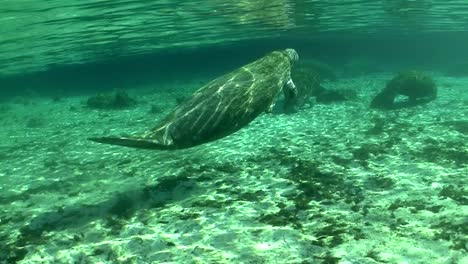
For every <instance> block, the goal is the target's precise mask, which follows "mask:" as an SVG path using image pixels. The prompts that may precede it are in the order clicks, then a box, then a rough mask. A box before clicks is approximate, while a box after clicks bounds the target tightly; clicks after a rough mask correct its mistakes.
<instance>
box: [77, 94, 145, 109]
mask: <svg viewBox="0 0 468 264" xmlns="http://www.w3.org/2000/svg"><path fill="white" fill-rule="evenodd" d="M136 104H137V101H136V100H135V99H133V98H131V97H130V96H129V95H128V94H127V93H126V92H125V91H119V92H116V93H114V94H99V95H96V96H93V97H90V98H89V99H88V101H86V106H88V107H89V108H92V109H101V110H102V109H104V110H105V109H123V108H128V107H132V106H135V105H136Z"/></svg>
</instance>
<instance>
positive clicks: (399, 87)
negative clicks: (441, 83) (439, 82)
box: [371, 71, 437, 109]
mask: <svg viewBox="0 0 468 264" xmlns="http://www.w3.org/2000/svg"><path fill="white" fill-rule="evenodd" d="M397 96H406V97H407V98H408V101H406V102H395V99H396V98H397ZM436 97H437V87H436V85H435V83H434V81H433V80H432V78H431V77H429V76H427V75H425V74H423V73H421V72H418V71H407V72H402V73H399V74H398V75H397V76H395V77H394V78H393V79H392V80H390V81H389V82H388V83H387V86H386V87H385V88H384V89H383V90H382V91H380V92H379V93H378V94H377V95H376V96H375V97H374V99H372V102H371V107H373V108H381V109H396V108H402V107H410V106H415V105H419V104H424V103H428V102H430V101H432V100H435V99H436Z"/></svg>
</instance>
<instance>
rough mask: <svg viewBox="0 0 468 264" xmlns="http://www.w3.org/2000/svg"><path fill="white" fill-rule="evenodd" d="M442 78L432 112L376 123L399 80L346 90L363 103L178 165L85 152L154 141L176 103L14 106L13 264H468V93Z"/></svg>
mask: <svg viewBox="0 0 468 264" xmlns="http://www.w3.org/2000/svg"><path fill="white" fill-rule="evenodd" d="M435 76H436V77H435V79H436V81H437V83H438V87H439V97H438V99H437V100H436V101H433V102H431V103H429V104H427V105H423V106H418V107H413V108H410V109H402V110H396V111H376V110H370V109H368V107H367V105H368V103H369V101H370V99H371V97H372V95H373V94H375V93H376V92H377V91H378V90H379V89H380V88H381V87H383V86H384V85H385V81H386V80H388V79H389V78H391V77H392V76H391V75H390V74H381V75H373V76H366V77H362V78H354V79H343V80H340V81H336V82H332V83H326V84H325V86H327V87H328V88H349V89H354V90H356V91H357V92H358V97H357V98H356V100H353V101H349V102H346V103H336V104H327V105H323V104H311V105H312V106H310V107H306V108H305V109H303V110H302V111H300V112H298V113H296V114H291V115H285V114H264V115H262V116H260V117H259V118H257V119H256V120H255V121H254V122H253V123H251V124H250V125H249V126H247V127H245V128H244V129H242V130H240V131H238V132H237V133H235V134H233V135H231V136H228V137H226V138H224V139H221V140H219V141H216V142H213V143H209V144H206V145H202V146H199V147H195V148H192V149H188V150H177V151H157V150H137V149H130V148H124V147H117V146H109V145H101V144H97V143H93V142H90V141H87V140H86V138H87V137H90V136H101V135H122V134H131V133H135V132H142V131H145V130H146V129H148V128H151V127H152V126H154V125H155V124H156V121H157V120H158V119H160V118H162V117H163V116H164V115H165V114H166V113H167V112H168V111H170V110H171V109H172V108H173V107H174V106H175V105H176V97H177V96H178V95H177V94H175V93H171V92H167V91H168V90H170V89H165V91H166V92H163V93H162V92H157V91H156V90H135V91H132V90H130V91H129V93H130V94H131V95H133V96H135V97H136V98H137V99H139V101H140V104H139V105H138V106H136V107H134V108H131V109H129V110H121V111H97V110H91V109H88V108H87V107H86V106H85V104H84V102H85V101H86V97H70V98H63V99H61V100H59V101H52V100H50V99H47V98H16V99H14V100H11V102H6V103H3V104H1V105H0V110H1V111H0V123H1V124H2V125H1V127H0V164H1V166H0V182H1V185H0V263H15V262H17V263H268V264H270V263H424V264H427V263H468V256H467V247H468V245H467V243H468V242H467V236H466V235H467V233H468V207H467V204H468V189H467V185H466V182H467V175H468V168H467V163H468V146H467V145H468V140H467V138H468V135H467V133H468V94H467V87H468V79H460V78H448V77H444V76H438V77H437V75H435ZM175 88H176V87H175ZM150 109H153V110H152V111H150ZM155 109H156V110H155ZM157 109H160V111H159V112H158V110H157Z"/></svg>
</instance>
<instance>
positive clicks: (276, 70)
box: [90, 49, 298, 149]
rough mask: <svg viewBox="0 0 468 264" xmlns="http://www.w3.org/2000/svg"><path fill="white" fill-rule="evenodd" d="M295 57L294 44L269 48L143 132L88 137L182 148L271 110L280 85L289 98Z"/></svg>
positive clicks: (234, 128)
mask: <svg viewBox="0 0 468 264" xmlns="http://www.w3.org/2000/svg"><path fill="white" fill-rule="evenodd" d="M297 60H298V55H297V53H296V51H295V50H293V49H286V50H282V51H274V52H271V53H269V54H267V55H266V56H264V57H262V58H260V59H258V60H256V61H254V62H252V63H250V64H247V65H245V66H243V67H241V68H239V69H237V70H234V71H232V72H230V73H227V74H225V75H223V76H221V77H219V78H216V79H215V80H213V81H211V82H209V83H208V84H206V85H205V86H203V87H202V88H200V89H199V90H197V91H196V92H195V93H194V94H193V95H192V96H191V97H190V98H189V99H188V100H186V101H185V102H183V103H182V104H180V105H179V106H178V107H176V108H175V109H174V110H173V111H172V112H171V113H170V114H169V115H168V116H167V117H165V118H163V119H162V120H161V121H160V122H159V124H158V125H157V126H156V127H154V128H153V129H151V130H149V131H147V132H145V133H143V134H141V135H137V136H131V137H99V138H90V140H92V141H95V142H99V143H106V144H113V145H121V146H127V147H134V148H146V149H181V148H189V147H193V146H196V145H200V144H203V143H206V142H210V141H213V140H216V139H219V138H222V137H225V136H227V135H229V134H232V133H234V132H235V131H237V130H239V129H240V128H242V127H244V126H245V125H247V124H248V123H250V122H251V121H252V120H254V119H255V118H256V117H257V116H259V115H260V114H261V113H263V112H269V111H271V109H272V107H273V106H274V102H275V100H276V98H277V96H278V94H279V93H280V92H281V90H282V89H283V87H284V89H283V92H284V93H285V96H286V97H287V98H290V97H294V96H295V95H296V94H297V91H296V88H295V86H294V83H293V82H292V80H291V67H292V65H293V63H294V62H295V61H297Z"/></svg>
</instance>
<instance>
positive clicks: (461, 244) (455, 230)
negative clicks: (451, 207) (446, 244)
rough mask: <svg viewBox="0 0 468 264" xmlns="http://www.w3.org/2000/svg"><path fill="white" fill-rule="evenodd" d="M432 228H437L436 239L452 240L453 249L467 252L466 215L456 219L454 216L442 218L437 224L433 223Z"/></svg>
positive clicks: (467, 229) (467, 230)
mask: <svg viewBox="0 0 468 264" xmlns="http://www.w3.org/2000/svg"><path fill="white" fill-rule="evenodd" d="M431 228H433V229H435V230H436V234H435V238H436V239H443V240H447V241H450V242H451V246H450V248H451V249H453V250H461V251H465V252H466V245H467V244H468V238H467V236H466V234H467V232H468V228H467V226H466V217H465V218H464V217H461V218H458V219H455V220H454V219H453V218H449V219H441V220H440V221H439V222H438V223H437V224H433V225H431Z"/></svg>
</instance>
